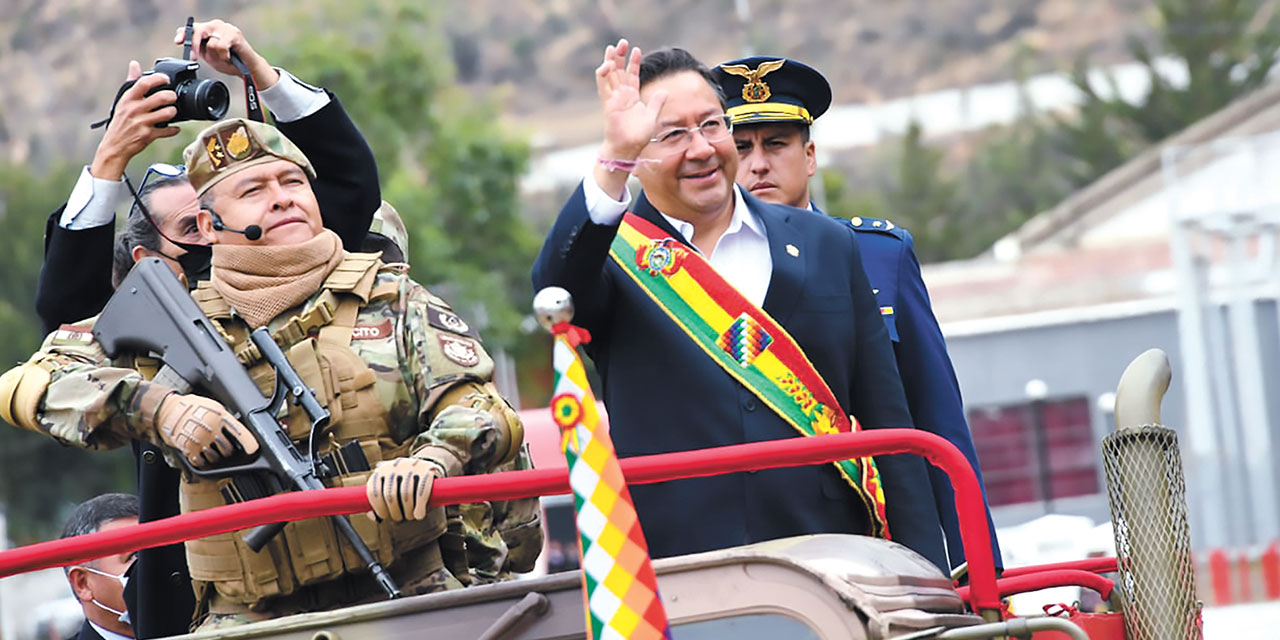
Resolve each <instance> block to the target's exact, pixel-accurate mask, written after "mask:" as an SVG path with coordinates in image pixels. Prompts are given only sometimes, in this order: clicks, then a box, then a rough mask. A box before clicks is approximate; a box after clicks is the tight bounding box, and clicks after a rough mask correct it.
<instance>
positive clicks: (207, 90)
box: [120, 58, 231, 126]
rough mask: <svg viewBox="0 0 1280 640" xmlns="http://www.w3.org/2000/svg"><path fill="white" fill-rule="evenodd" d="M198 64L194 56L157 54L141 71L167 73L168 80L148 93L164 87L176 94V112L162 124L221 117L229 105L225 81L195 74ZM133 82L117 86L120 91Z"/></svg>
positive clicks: (229, 95) (229, 96)
mask: <svg viewBox="0 0 1280 640" xmlns="http://www.w3.org/2000/svg"><path fill="white" fill-rule="evenodd" d="M199 68H200V64H199V63H198V62H195V61H194V60H183V59H181V58H160V59H159V60H156V66H154V67H152V68H151V69H150V70H148V71H144V72H143V73H142V75H144V76H145V75H150V74H153V73H163V74H164V75H166V76H169V84H166V85H162V86H159V87H156V88H155V89H152V90H151V91H150V92H148V93H147V95H151V94H152V93H155V92H157V91H164V90H165V89H170V90H172V91H173V92H174V93H176V94H178V99H177V101H175V102H174V103H173V106H175V107H177V108H178V115H176V116H174V117H173V120H170V121H169V122H166V123H165V124H164V125H161V126H167V125H169V124H172V123H174V122H183V121H185V120H221V119H222V116H225V115H227V107H229V106H230V105H231V94H230V93H229V92H228V91H227V85H225V84H222V83H221V82H219V81H218V80H208V79H206V80H200V79H198V78H196V69H199ZM135 82H136V81H135V80H130V81H129V82H126V83H125V84H124V86H123V87H121V89H120V91H121V93H124V92H125V91H127V90H128V89H129V87H132V86H133V84H134V83H135Z"/></svg>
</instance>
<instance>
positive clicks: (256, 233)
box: [210, 211, 262, 242]
mask: <svg viewBox="0 0 1280 640" xmlns="http://www.w3.org/2000/svg"><path fill="white" fill-rule="evenodd" d="M210 213H212V214H213V230H214V231H230V232H231V233H238V234H240V235H242V236H244V237H246V238H248V239H249V242H256V241H257V240H258V238H261V237H262V227H259V226H258V225H256V224H251V225H249V226H247V227H245V228H243V229H233V228H231V227H228V226H227V225H225V224H223V223H222V216H220V215H218V214H217V213H214V212H213V211H210Z"/></svg>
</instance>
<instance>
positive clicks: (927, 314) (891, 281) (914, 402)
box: [815, 207, 1003, 567]
mask: <svg viewBox="0 0 1280 640" xmlns="http://www.w3.org/2000/svg"><path fill="white" fill-rule="evenodd" d="M815 211H817V212H818V213H821V211H818V210H817V208H816V207H815ZM837 220H842V221H844V219H843V218H837ZM845 222H846V223H847V224H849V225H850V226H852V227H853V229H854V230H855V232H856V234H855V235H856V237H857V239H858V248H859V249H861V251H862V265H863V267H864V268H865V269H866V272H867V279H868V280H869V281H870V282H871V287H872V291H874V292H875V296H876V302H877V303H878V304H879V305H880V310H881V313H882V315H883V317H884V321H885V326H886V327H887V328H888V330H889V337H890V339H892V340H893V351H894V355H895V356H896V357H897V361H898V372H899V373H900V374H902V388H903V390H904V391H905V392H906V394H907V405H908V407H909V408H910V410H911V417H912V419H913V420H914V422H915V426H916V428H918V429H924V430H925V431H929V432H931V433H935V434H937V435H940V436H942V437H943V438H946V439H947V440H948V441H950V442H951V443H952V444H954V445H956V448H958V449H960V452H961V453H963V454H964V455H965V457H966V458H968V459H969V464H971V465H973V471H974V473H976V474H978V482H979V483H981V482H982V469H981V468H980V467H979V465H978V454H977V451H975V449H974V446H973V434H972V433H970V431H969V425H968V423H967V422H966V421H965V417H964V401H963V400H962V399H961V398H960V385H959V384H958V383H957V382H956V372H955V368H953V367H952V365H951V358H950V357H948V356H947V344H946V342H945V341H944V340H943V338H942V329H940V328H939V327H938V319H937V318H936V317H934V315H933V306H932V305H931V304H930V302H929V291H928V290H927V289H925V286H924V279H923V278H922V277H921V275H920V262H919V260H917V259H916V252H915V246H914V243H913V241H912V239H911V233H910V232H909V231H907V230H906V229H903V228H902V227H899V226H896V225H894V224H893V223H891V222H889V221H887V220H877V219H875V218H854V219H853V220H851V221H845ZM929 477H930V481H931V483H932V485H933V495H934V497H935V498H936V499H937V507H938V517H939V518H940V519H941V520H942V527H943V530H944V531H945V532H946V537H947V550H948V554H949V556H950V560H951V566H952V567H956V566H959V565H960V564H961V563H962V562H964V560H965V554H964V546H963V544H962V543H961V541H960V523H959V520H957V518H956V508H955V492H954V491H953V490H952V488H951V482H950V480H949V479H948V478H947V474H945V473H943V472H942V471H941V470H939V469H937V468H935V467H933V466H930V467H929ZM984 491H985V489H984ZM985 499H986V496H985V495H984V496H983V500H984V502H985ZM987 521H988V523H989V524H990V525H991V547H992V552H993V555H994V556H995V560H996V566H997V567H1000V566H1003V565H1002V563H1001V561H1000V547H999V545H998V544H997V542H996V534H995V525H994V523H991V509H990V508H989V507H988V509H987Z"/></svg>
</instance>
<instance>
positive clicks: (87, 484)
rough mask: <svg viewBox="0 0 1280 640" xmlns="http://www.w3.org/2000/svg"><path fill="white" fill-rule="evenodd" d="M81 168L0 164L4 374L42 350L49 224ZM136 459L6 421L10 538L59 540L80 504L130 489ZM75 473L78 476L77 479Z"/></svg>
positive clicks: (2, 470)
mask: <svg viewBox="0 0 1280 640" xmlns="http://www.w3.org/2000/svg"><path fill="white" fill-rule="evenodd" d="M78 171H79V170H78V168H72V167H65V166H64V167H56V168H54V169H52V170H50V171H48V172H47V173H45V174H43V175H35V174H33V173H32V172H31V171H30V170H29V169H27V168H26V167H25V166H22V165H13V164H9V163H0V237H4V238H12V239H13V241H11V242H9V243H7V244H6V245H5V246H6V249H5V251H0V335H3V336H4V340H0V363H3V366H0V373H2V372H3V371H2V370H7V369H8V368H9V367H11V366H13V365H15V364H17V363H19V362H23V361H25V360H26V359H27V358H29V357H30V356H31V354H32V353H34V352H35V351H36V349H38V348H39V347H40V339H41V335H40V324H39V320H38V319H37V318H36V315H35V282H36V276H37V275H38V274H39V272H40V265H41V263H42V262H43V259H44V251H43V250H44V243H43V242H41V240H40V238H41V237H43V235H44V224H45V219H46V216H47V215H48V212H50V211H53V209H54V208H55V207H57V206H58V204H59V203H60V201H61V198H63V197H65V196H66V194H67V191H68V189H70V187H71V185H72V184H74V183H75V177H76V174H77V173H78ZM131 465H132V458H131V456H130V455H129V454H128V453H127V452H114V453H111V454H107V455H101V454H96V453H92V452H89V451H84V450H81V449H77V448H74V447H65V446H62V445H59V444H58V443H56V442H54V441H53V440H52V439H50V438H48V437H47V436H44V435H39V434H35V433H30V432H27V431H21V430H19V429H16V428H12V427H10V426H7V425H4V424H3V423H0V503H3V505H4V508H5V517H6V519H7V521H8V527H9V536H10V537H11V538H13V539H14V540H15V541H17V542H18V543H26V542H35V541H37V540H41V539H48V538H51V537H53V536H55V535H57V532H58V530H59V529H60V528H61V526H62V520H63V519H64V518H65V516H66V515H67V514H68V513H69V512H70V510H71V508H73V507H74V506H75V504H76V503H78V502H80V501H82V500H86V499H88V498H91V497H93V496H95V495H97V494H99V493H104V492H107V491H128V490H130V489H131V488H132V487H133V481H132V479H131V471H130V469H131ZM70 470H74V473H71V472H70Z"/></svg>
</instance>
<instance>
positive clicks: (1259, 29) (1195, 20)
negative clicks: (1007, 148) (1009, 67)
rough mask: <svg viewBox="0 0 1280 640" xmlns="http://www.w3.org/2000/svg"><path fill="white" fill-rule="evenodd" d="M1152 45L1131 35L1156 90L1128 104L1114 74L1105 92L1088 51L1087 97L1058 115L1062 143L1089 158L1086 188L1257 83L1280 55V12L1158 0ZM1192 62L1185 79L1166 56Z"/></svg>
mask: <svg viewBox="0 0 1280 640" xmlns="http://www.w3.org/2000/svg"><path fill="white" fill-rule="evenodd" d="M1156 11H1157V23H1156V25H1155V26H1156V40H1157V42H1158V45H1159V47H1158V49H1154V50H1153V49H1152V48H1151V47H1150V46H1148V45H1147V43H1146V42H1144V41H1143V40H1142V39H1141V38H1138V37H1136V36H1130V38H1129V51H1130V53H1131V54H1132V55H1133V57H1134V58H1135V59H1136V60H1138V61H1139V62H1140V63H1141V64H1142V65H1143V66H1144V67H1145V69H1146V75H1147V79H1148V81H1149V83H1150V90H1149V91H1148V92H1147V94H1146V95H1145V96H1143V97H1142V98H1141V99H1139V100H1137V101H1136V102H1132V103H1131V102H1127V101H1126V100H1125V99H1124V98H1123V97H1122V96H1121V95H1120V92H1119V91H1118V89H1117V86H1116V82H1115V79H1114V78H1109V84H1110V87H1109V88H1110V91H1108V92H1106V93H1105V95H1104V94H1103V93H1101V92H1099V91H1098V90H1097V88H1096V87H1095V86H1094V83H1093V82H1091V80H1090V74H1089V68H1090V65H1089V62H1088V59H1087V58H1086V57H1083V56H1082V57H1081V58H1080V59H1078V60H1077V62H1076V65H1075V68H1074V70H1073V72H1072V81H1073V82H1074V84H1075V85H1076V87H1077V88H1078V89H1079V90H1080V91H1081V93H1082V94H1083V95H1084V101H1083V103H1082V104H1081V106H1080V108H1079V110H1078V112H1077V114H1076V116H1075V117H1074V118H1065V117H1057V118H1056V120H1057V125H1058V130H1057V131H1056V132H1055V134H1054V138H1055V142H1056V143H1057V144H1058V145H1060V146H1061V147H1062V148H1063V150H1064V151H1065V152H1066V153H1067V154H1068V155H1070V156H1072V157H1074V158H1077V159H1079V160H1080V161H1081V162H1080V163H1078V164H1076V165H1075V166H1074V169H1075V172H1074V173H1073V175H1072V179H1073V182H1074V183H1075V184H1076V186H1083V185H1086V184H1088V183H1090V182H1093V181H1094V180H1095V179H1097V178H1098V177H1100V176H1101V175H1102V174H1104V173H1106V172H1107V171H1110V170H1111V169H1114V168H1115V167H1117V166H1119V165H1120V164H1122V163H1123V162H1124V161H1125V160H1127V159H1129V158H1131V157H1133V155H1135V154H1136V153H1138V152H1139V151H1141V150H1142V149H1143V148H1145V147H1147V146H1149V145H1151V144H1154V143H1156V142H1159V141H1161V140H1164V139H1165V138H1168V137H1169V136H1172V135H1173V134H1175V133H1178V132H1179V131H1182V130H1183V129H1185V128H1186V127H1188V126H1190V125H1191V124H1193V123H1195V122H1196V121H1198V120H1200V119H1202V118H1205V117H1207V116H1209V115H1211V114H1213V113H1214V112H1216V111H1218V110H1219V109H1221V108H1223V107H1225V106H1226V105H1228V104H1230V103H1231V102H1232V101H1234V100H1235V99H1236V98H1239V97H1240V96H1242V95H1244V94H1246V93H1249V92H1250V91H1253V90H1254V89H1257V88H1258V87H1260V86H1262V85H1263V84H1264V83H1265V82H1266V81H1267V78H1268V76H1269V75H1270V74H1271V71H1272V70H1273V69H1274V68H1275V66H1276V64H1277V62H1278V61H1280V12H1277V11H1275V6H1274V3H1273V2H1264V1H1262V0H1158V1H1157V2H1156ZM1162 56H1163V57H1165V58H1171V59H1172V60H1174V61H1176V62H1178V63H1179V64H1184V65H1185V66H1186V70H1187V77H1186V83H1185V84H1182V85H1179V84H1178V83H1175V82H1173V81H1172V80H1171V78H1170V77H1168V75H1167V72H1165V71H1162V69H1161V63H1160V60H1161V57H1162Z"/></svg>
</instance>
